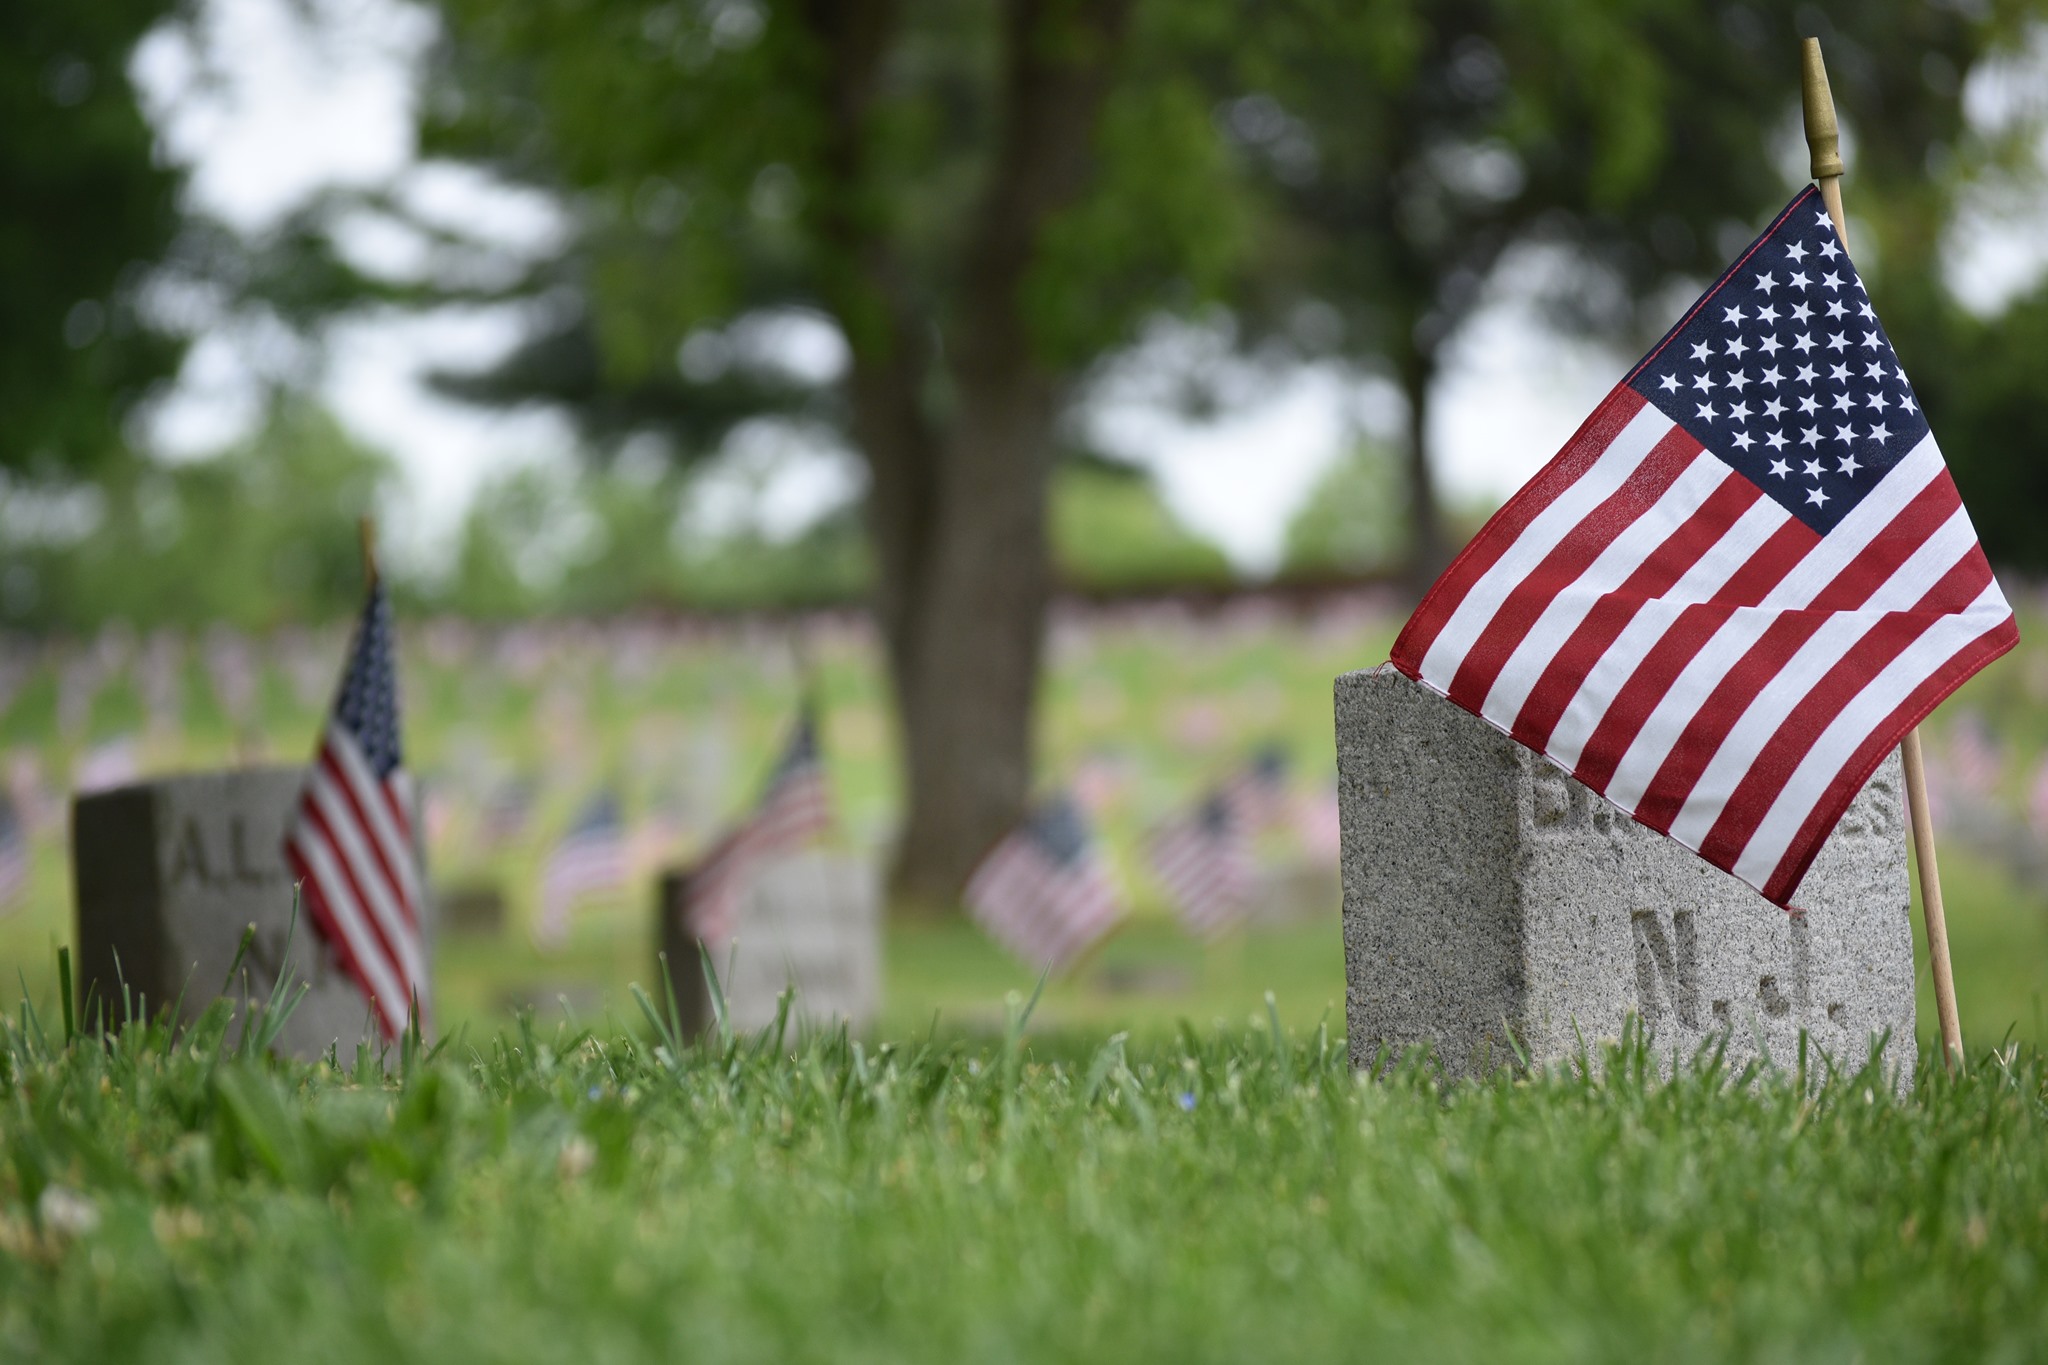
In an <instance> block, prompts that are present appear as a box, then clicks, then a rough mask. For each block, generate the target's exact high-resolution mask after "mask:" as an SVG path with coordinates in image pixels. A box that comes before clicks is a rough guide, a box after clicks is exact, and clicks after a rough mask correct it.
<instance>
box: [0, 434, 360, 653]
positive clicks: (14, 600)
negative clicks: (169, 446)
mask: <svg viewBox="0 0 2048 1365" xmlns="http://www.w3.org/2000/svg"><path fill="white" fill-rule="evenodd" d="M389 477H390V466H389V464H388V462H387V461H386V460H385V459H384V458H383V457H381V456H379V455H375V454H372V453H370V452H368V451H366V450H364V449H362V448H361V447H360V446H357V445H355V444H354V443H353V442H352V441H350V440H349V438H348V437H347V436H346V434H344V433H343V432H342V431H341V429H340V428H339V427H337V426H336V425H335V424H334V422H333V421H332V419H330V418H328V417H326V416H325V415H323V414H321V413H319V412H318V411H316V410H314V409H310V408H305V407H291V408H286V409H283V410H281V411H280V412H278V413H277V414H276V416H275V418H274V420H273V421H272V422H271V423H270V424H269V425H268V426H267V427H266V428H265V429H263V430H262V431H261V432H260V433H259V434H258V435H256V436H255V437H253V438H251V439H250V440H249V441H247V442H246V443H244V444H243V445H241V446H238V447H236V448H234V449H232V450H229V451H227V452H225V453H223V454H221V455H218V456H215V457H213V458H210V459H206V460H200V461H194V462H189V463H177V464H162V463H156V462H152V461H147V460H142V459H128V460H124V461H122V462H120V463H119V464H118V465H116V466H115V467H113V468H111V469H108V470H106V471H104V473H103V475H102V477H101V478H100V479H99V480H98V481H97V482H95V483H92V484H81V483H77V482H73V481H70V480H69V479H62V478H59V479H49V480H43V481H33V482H32V481H28V480H12V481H5V482H0V525H4V526H5V527H6V529H7V534H6V535H5V536H4V538H0V621H4V622H5V623H6V624H9V625H14V626H24V627H30V628H36V629H52V628H74V629H75V628H83V627H90V626H96V625H99V624H101V623H103V622H107V621H117V620H118V621H127V622H129V623H131V624H135V625H141V626H151V625H182V626H197V625H205V624H208V623H211V622H215V621H224V622H227V623H230V624H233V625H240V626H272V625H278V624H282V623H288V622H298V621H318V620H327V619H331V618H333V617H336V616H343V615H346V614H348V613H349V612H351V611H353V610H354V608H355V606H356V604H357V603H358V602H359V601H360V599H361V594H362V572H363V571H362V563H361V555H360V551H359V549H358V544H357V532H356V520H357V518H358V517H360V516H362V515H363V514H364V513H367V512H369V511H371V510H372V503H373V499H374V497H375V495H376V493H377V491H378V489H379V487H380V486H381V485H382V484H383V483H384V481H385V480H387V479H388V478H389Z"/></svg>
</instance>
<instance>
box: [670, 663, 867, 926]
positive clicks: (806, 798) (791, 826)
mask: <svg viewBox="0 0 2048 1365" xmlns="http://www.w3.org/2000/svg"><path fill="white" fill-rule="evenodd" d="M831 828H832V802H831V798H830V796H829V795H828V794H827V792H826V790H825V769H824V765H823V764H822V763H821V762H820V760H819V754H818V725H817V719H816V717H815V715H814V713H813V711H812V708H811V707H810V706H809V705H808V704H807V705H805V707H804V708H803V710H802V711H801V713H800V714H799V715H798V716H797V722H796V728H795V729H794V730H793V731H792V732H791V733H790V737H789V742H788V743H787V744H785V745H784V746H783V749H782V756H781V757H780V758H779V759H777V760H776V764H775V768H774V770H773V771H772V772H770V773H769V775H768V783H767V785H766V786H764V787H763V788H762V789H761V796H760V799H759V800H758V801H756V802H755V803H754V809H753V811H752V812H751V813H750V814H748V816H747V817H746V819H744V820H742V821H741V822H740V823H739V825H738V826H737V827H736V828H734V829H732V830H731V831H729V832H728V833H727V834H726V835H725V837H724V838H722V839H720V840H719V841H718V842H717V843H715V844H713V845H712V846H711V848H710V849H709V851H707V852H706V853H705V854H704V856H703V857H702V858H700V859H698V860H697V866H696V867H695V868H693V869H691V871H690V876H689V879H688V881H687V883H686V884H685V887H684V892H683V922H684V923H685V924H686V925H688V926H689V928H690V931H691V932H692V933H694V934H695V935H696V936H697V937H698V938H700V939H703V940H704V941H705V942H707V943H727V942H730V941H731V939H732V934H733V927H734V923H735V920H736V918H737V916H738V913H739V898H740V895H741V894H742V893H743V892H744V891H745V890H746V888H747V885H748V883H749V882H750V881H751V880H752V879H753V876H754V873H755V872H756V871H757V870H758V869H759V868H760V866H761V864H762V862H763V861H764V860H766V859H768V858H772V857H774V856H776V855H777V854H780V853H786V852H788V851H790V850H791V849H795V848H800V847H802V846H803V845H804V844H806V843H808V842H810V841H811V840H813V839H815V838H817V837H819V836H820V835H822V834H825V833H827V832H829V831H830V830H831Z"/></svg>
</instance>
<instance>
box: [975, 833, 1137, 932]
mask: <svg viewBox="0 0 2048 1365" xmlns="http://www.w3.org/2000/svg"><path fill="white" fill-rule="evenodd" d="M966 900H967V908H968V911H969V912H970V913H971V914H972V915H973V916H974V922H975V923H976V924H979V925H980V926H981V927H982V928H983V929H984V930H986V931H987V933H988V934H989V936H990V937H991V938H993V939H995V941H996V942H998V943H1000V944H1002V945H1003V947H1005V948H1007V949H1009V950H1010V951H1011V952H1012V953H1014V954H1016V955H1017V956H1018V957H1019V958H1021V959H1023V960H1024V961H1025V962H1027V963H1029V964H1031V965H1032V966H1034V967H1053V968H1059V967H1063V966H1065V965H1066V964H1068V963H1069V962H1072V961H1073V960H1074V959H1075V958H1076V957H1078V956H1080V954H1081V953H1082V951H1083V950H1084V949H1086V948H1087V947H1088V945H1090V944H1091V943H1094V942H1095V941H1096V940H1097V939H1099V938H1101V937H1102V936H1103V935H1104V934H1105V933H1107V932H1109V929H1110V926H1111V925H1113V924H1115V923H1116V920H1117V918H1118V917H1119V916H1120V915H1122V913H1123V904H1122V900H1121V898H1120V897H1119V896H1118V895H1117V889H1116V884H1115V882H1113V881H1112V880H1111V879H1110V874H1109V867H1108V865H1107V864H1106V863H1105V862H1104V861H1103V859H1102V854H1101V850H1100V849H1099V848H1098V847H1097V845H1096V843H1095V839H1094V836H1093V835H1092V834H1091V833H1090V832H1089V829H1088V817H1087V816H1085V815H1084V814H1082V812H1081V808H1080V806H1079V805H1077V804H1076V803H1075V802H1074V800H1073V798H1071V797H1069V796H1067V795H1065V794H1064V793H1061V794H1058V795H1055V796H1053V797H1051V798H1049V799H1048V800H1046V801H1044V802H1042V803H1040V805H1039V806H1038V807H1037V809H1035V810H1034V811H1032V813H1031V814H1030V816H1029V817H1028V818H1026V820H1025V821H1024V823H1023V824H1022V825H1020V826H1018V827H1017V828H1016V829H1015V830H1013V831H1012V832H1011V833H1010V834H1009V835H1008V836H1007V837H1006V838H1004V840H1003V841H1002V842H1001V843H999V844H997V845H996V846H995V849H994V850H993V851H992V852H990V853H989V855H988V856H987V857H986V858H983V859H982V861H981V865H980V866H979V867H977V868H975V870H974V875H973V876H972V877H970V878H969V879H968V882H967V891H966Z"/></svg>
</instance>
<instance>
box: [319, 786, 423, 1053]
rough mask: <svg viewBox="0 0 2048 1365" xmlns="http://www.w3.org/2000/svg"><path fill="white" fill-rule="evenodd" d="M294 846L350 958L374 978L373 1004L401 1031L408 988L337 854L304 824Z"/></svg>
mask: <svg viewBox="0 0 2048 1365" xmlns="http://www.w3.org/2000/svg"><path fill="white" fill-rule="evenodd" d="M292 847H293V848H295V849H297V850H298V853H299V856H300V857H301V858H304V859H305V860H306V862H307V864H308V865H309V866H310V867H311V868H312V871H313V884H314V885H315V886H316V887H318V888H319V891H320V899H321V900H322V902H324V903H325V904H326V906H327V912H328V913H329V914H330V915H332V916H333V917H334V920H335V925H334V927H335V930H336V932H338V933H339V934H340V935H341V937H342V941H343V942H344V943H346V944H347V945H348V950H349V955H350V956H351V957H353V958H354V959H355V963H356V966H358V967H360V968H361V969H362V971H363V974H364V975H365V976H367V977H369V978H370V980H369V983H368V984H369V989H370V995H371V1001H370V1003H371V1004H372V1005H373V1007H374V1008H375V1009H376V1010H377V1012H378V1013H379V1014H381V1015H383V1016H384V1019H385V1022H386V1023H388V1024H390V1025H391V1028H392V1031H393V1032H394V1033H395V1032H397V1031H398V1030H399V1029H400V1028H403V1027H404V1014H405V1004H404V1003H403V1002H404V1000H405V999H406V998H407V997H406V992H405V989H404V987H403V984H402V983H401V982H400V981H399V980H398V978H397V977H395V976H394V975H392V972H393V964H392V962H391V960H390V959H389V958H387V957H386V956H384V949H383V947H382V945H380V944H379V943H378V942H377V938H376V935H375V934H373V933H372V932H371V931H370V927H369V925H368V924H367V923H365V922H364V920H363V915H362V911H361V910H360V909H358V908H357V906H356V902H355V898H354V897H353V896H351V895H350V894H349V890H348V881H347V879H346V878H345V877H343V876H342V872H341V869H340V867H338V866H337V865H336V863H335V858H334V854H333V851H332V850H331V849H330V848H329V847H328V844H327V841H326V840H325V839H323V838H322V837H321V836H320V831H319V830H317V829H314V828H313V827H312V826H310V825H307V824H303V823H302V824H300V825H299V826H298V827H297V828H296V829H294V830H293V831H292ZM394 1000H396V1001H399V1002H400V1003H399V1004H397V1005H395V1006H394V1005H393V1004H392V1003H391V1002H392V1001H394Z"/></svg>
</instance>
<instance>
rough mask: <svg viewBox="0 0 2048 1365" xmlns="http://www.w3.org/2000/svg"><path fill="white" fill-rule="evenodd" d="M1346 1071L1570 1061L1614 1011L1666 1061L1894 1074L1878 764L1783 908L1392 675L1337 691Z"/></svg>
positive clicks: (1898, 969) (1605, 1032) (1904, 964)
mask: <svg viewBox="0 0 2048 1365" xmlns="http://www.w3.org/2000/svg"><path fill="white" fill-rule="evenodd" d="M1336 707H1337V770H1338V777H1339V786H1340V796H1341V808H1342V818H1343V839H1344V843H1343V872H1344V955H1345V973H1346V978H1347V992H1346V1014H1347V1020H1348V1024H1349V1032H1350V1038H1351V1055H1352V1061H1353V1064H1354V1065H1357V1066H1365V1065H1368V1064H1370V1062H1371V1061H1372V1059H1373V1058H1374V1056H1375V1055H1376V1054H1377V1052H1378V1050H1379V1048H1380V1047H1381V1046H1382V1045H1383V1044H1385V1045H1390V1046H1392V1047H1393V1048H1394V1049H1396V1050H1397V1051H1398V1050H1404V1049H1406V1048H1409V1047H1413V1046H1416V1045H1419V1044H1424V1043H1426V1044H1428V1045H1430V1046H1431V1047H1432V1048H1433V1049H1434V1051H1435V1053H1436V1055H1437V1057H1438V1058H1439V1059H1441V1061H1442V1062H1443V1063H1444V1065H1445V1067H1446V1068H1447V1069H1448V1070H1450V1071H1452V1072H1453V1073H1471V1072H1474V1071H1480V1070H1484V1069H1487V1068H1489V1067H1492V1066H1498V1065H1502V1064H1505V1063H1506V1062H1508V1061H1509V1060H1510V1059H1511V1055H1512V1054H1511V1053H1510V1051H1509V1048H1508V1043H1509V1039H1508V1034H1509V1033H1510V1032H1512V1034H1513V1039H1514V1043H1515V1045H1516V1046H1518V1047H1520V1048H1521V1049H1523V1050H1525V1051H1526V1052H1527V1054H1528V1055H1529V1057H1530V1058H1531V1060H1532V1061H1534V1062H1537V1063H1539V1064H1540V1063H1543V1062H1551V1061H1568V1060H1571V1059H1574V1058H1576V1057H1577V1056H1578V1055H1579V1051H1580V1048H1581V1040H1583V1042H1584V1044H1585V1045H1586V1046H1588V1047H1589V1048H1592V1047H1597V1045H1598V1044H1599V1043H1600V1042H1601V1041H1603V1040H1607V1039H1612V1038H1614V1037H1616V1036H1618V1035H1619V1034H1620V1033H1621V1031H1622V1028H1623V1025H1624V1023H1625V1021H1626V1020H1627V1018H1628V1016H1629V1015H1631V1014H1634V1015H1636V1016H1638V1017H1640V1019H1641V1020H1642V1022H1643V1025H1644V1027H1645V1028H1646V1030H1647V1031H1648V1032H1649V1034H1650V1037H1651V1039H1652V1042H1653V1044H1654V1046H1655V1049H1656V1051H1657V1054H1658V1056H1659V1057H1660V1059H1661V1060H1663V1061H1665V1062H1667V1063H1668V1062H1669V1060H1670V1059H1671V1058H1672V1057H1673V1056H1674V1054H1675V1055H1677V1056H1679V1057H1681V1058H1682V1057H1686V1056H1690V1055H1691V1053H1692V1052H1693V1051H1694V1050H1695V1049H1696V1048H1698V1047H1699V1046H1701V1045H1702V1044H1704V1043H1706V1042H1708V1041H1709V1040H1711V1039H1715V1038H1716V1037H1725V1038H1726V1039H1727V1049H1728V1052H1727V1055H1728V1058H1729V1059H1730V1061H1732V1062H1734V1063H1736V1064H1738V1065H1739V1064H1740V1063H1741V1062H1743V1061H1745V1060H1747V1059H1749V1058H1752V1057H1755V1056H1757V1055H1759V1054H1760V1053H1768V1055H1769V1056H1770V1057H1772V1058H1774V1059H1776V1060H1777V1061H1779V1062H1781V1063H1786V1064H1790V1063H1791V1062H1793V1061H1794V1060H1795V1059H1796V1057H1797V1053H1798V1048H1799V1038H1800V1034H1801V1032H1802V1031H1804V1032H1805V1034H1806V1035H1807V1036H1808V1040H1809V1046H1810V1047H1818V1048H1820V1049H1822V1050H1824V1051H1825V1052H1826V1053H1827V1054H1828V1056H1829V1057H1830V1058H1832V1059H1833V1061H1834V1063H1835V1065H1836V1066H1837V1067H1847V1068H1849V1069H1854V1068H1856V1067H1859V1066H1861V1065H1862V1064H1863V1063H1864V1061H1865V1060H1866V1059H1867V1058H1868V1056H1869V1052H1870V1046H1871V1040H1872V1038H1873V1037H1874V1036H1875V1035H1879V1034H1883V1033H1885V1032H1887V1031H1888V1032H1889V1042H1888V1043H1887V1044H1886V1050H1885V1057H1886V1059H1887V1061H1888V1062H1889V1063H1890V1064H1894V1065H1896V1066H1898V1067H1899V1068H1900V1069H1901V1071H1902V1074H1903V1076H1904V1077H1905V1078H1906V1079H1907V1080H1908V1081H1910V1078H1911V1075H1912V1069H1913V1065H1914V1062H1915V1060H1916V1058H1917V1048H1916V1044H1915V1041H1914V1034H1913V1024H1914V996H1913V934H1912V924H1911V919H1910V910H1909V899H1908V886H1907V879H1906V843H1905V828H1904V819H1903V814H1902V801H1901V791H1902V787H1901V782H1900V776H1899V763H1898V758H1897V756H1896V755H1893V756H1892V757H1890V758H1888V759H1886V760H1885V763H1884V765H1883V766H1881V767H1880V768H1879V769H1878V771H1877V773H1876V774H1875V775H1874V776H1873V777H1872V778H1871V780H1870V781H1869V783H1868V784H1866V786H1865V787H1864V789H1863V791H1862V793H1861V794H1860V795H1859V796H1858V797H1857V798H1856V801H1855V803H1854V804H1853V805H1852V806H1851V807H1850V809H1849V812H1848V814H1847V815H1845V816H1844V817H1843V819H1842V822H1841V824H1840V825H1839V826H1837V828H1836V830H1835V832H1834V835H1833V836H1832V837H1831V838H1830V839H1829V841H1828V843H1827V845H1826V846H1825V847H1824V848H1823V850H1822V851H1821V854H1820V856H1819V857H1818V858H1817V859H1816V860H1815V862H1814V865H1813V868H1812V870H1811V871H1810V872H1809V873H1808V874H1807V877H1806V880H1805V882H1804V884H1803V885H1802V886H1801V887H1800V891H1799V903H1800V906H1801V908H1802V910H1803V912H1804V913H1803V914H1800V915H1796V916H1795V915H1788V914H1787V913H1786V912H1785V911H1783V910H1780V909H1779V908H1778V907H1776V906H1774V905H1772V904H1771V903H1770V902H1768V901H1766V900H1764V899H1763V897H1761V896H1759V895H1758V894H1756V892H1754V891H1752V890H1751V889H1750V888H1749V887H1747V886H1745V885H1744V884H1743V883H1741V882H1740V881H1738V880H1736V879H1735V878H1734V877H1732V876H1729V875H1728V874H1727V873H1725V872H1722V871H1720V870H1719V869H1718V868H1715V867H1713V866H1711V865H1710V864H1708V863H1706V862H1705V861H1703V860H1701V859H1700V858H1698V857H1696V856H1695V855H1694V854H1692V853H1691V852H1690V851H1688V850H1687V849H1685V848H1683V847H1682V846H1680V845H1679V844H1677V843H1675V842H1673V841H1672V840H1670V839H1667V838H1665V837H1664V836H1662V835H1659V834H1657V833H1655V832H1653V831H1651V830H1649V829H1646V828H1644V827H1643V826H1641V825H1638V824H1636V823H1635V822H1634V821H1633V820H1631V819H1629V818H1628V817H1627V816H1626V815H1623V814H1622V813H1621V812H1620V811H1618V810H1616V809H1615V808H1614V807H1613V806H1611V805H1609V804H1608V803H1607V802H1606V801H1604V800H1603V799H1602V798H1601V797H1599V796H1598V795H1597V794H1595V793H1594V792H1593V791H1591V790H1590V789H1588V788H1587V787H1585V786H1584V785H1582V784H1581V783H1579V782H1577V781H1574V780H1573V779H1572V778H1571V777H1569V776H1568V775H1566V774H1565V773H1564V772H1563V771H1561V770H1560V769H1559V768H1557V767H1556V766H1555V765H1553V764H1552V763H1551V762H1550V761H1549V760H1548V759H1545V758H1543V757H1542V756H1541V755H1538V754H1535V753H1532V752H1531V751H1530V750H1528V749H1526V748H1524V747H1523V746H1522V745H1520V744H1517V743H1515V742H1514V741H1513V740H1511V739H1509V738H1508V737H1507V736H1505V735H1503V734H1501V733H1500V732H1499V731H1497V730H1495V729H1494V728H1493V727H1492V726H1490V725H1488V724H1487V723H1486V722H1485V721H1483V720H1480V719H1479V718H1478V717H1476V716H1473V715H1472V714H1470V713H1469V712H1467V711H1465V710H1463V709H1462V708H1460V707H1457V706H1455V705H1453V704H1452V703H1450V702H1449V701H1446V700H1445V699H1443V698H1442V697H1439V696H1438V695H1436V694H1435V693H1434V692H1431V691H1429V690H1428V689H1427V688H1425V687H1423V686H1421V685H1420V684H1419V683H1415V682H1412V681H1410V680H1409V679H1408V678H1406V677H1403V676H1402V675H1401V674H1399V673H1398V672H1396V671H1395V670H1394V669H1393V668H1391V667H1384V668H1379V669H1373V670H1370V671H1367V672H1361V673H1351V674H1347V675H1345V676H1344V677H1341V678H1339V679H1338V680H1337V685H1336Z"/></svg>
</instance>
